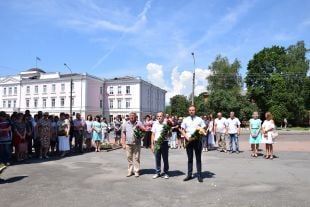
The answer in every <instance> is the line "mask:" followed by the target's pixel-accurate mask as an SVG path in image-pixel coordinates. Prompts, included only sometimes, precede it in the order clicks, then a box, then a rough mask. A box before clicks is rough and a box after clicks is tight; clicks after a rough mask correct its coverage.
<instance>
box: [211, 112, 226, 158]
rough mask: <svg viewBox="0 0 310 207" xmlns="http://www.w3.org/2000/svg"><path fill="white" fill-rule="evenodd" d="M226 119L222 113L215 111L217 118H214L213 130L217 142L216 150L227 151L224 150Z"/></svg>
mask: <svg viewBox="0 0 310 207" xmlns="http://www.w3.org/2000/svg"><path fill="white" fill-rule="evenodd" d="M226 124H227V123H226V119H225V118H224V117H222V113H221V112H218V113H217V118H216V119H215V120H214V131H215V135H216V139H217V142H218V146H219V147H218V151H221V152H227V150H226V134H227V126H226Z"/></svg>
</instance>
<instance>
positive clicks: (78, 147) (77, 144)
mask: <svg viewBox="0 0 310 207" xmlns="http://www.w3.org/2000/svg"><path fill="white" fill-rule="evenodd" d="M83 133H84V132H83V131H79V130H75V131H74V150H75V152H83V137H84V136H83Z"/></svg>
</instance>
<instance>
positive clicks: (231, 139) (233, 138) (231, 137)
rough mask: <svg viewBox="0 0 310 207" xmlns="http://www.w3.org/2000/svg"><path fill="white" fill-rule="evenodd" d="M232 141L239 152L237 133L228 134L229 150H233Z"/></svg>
mask: <svg viewBox="0 0 310 207" xmlns="http://www.w3.org/2000/svg"><path fill="white" fill-rule="evenodd" d="M233 142H234V143H235V147H236V151H237V152H239V137H238V134H229V150H230V151H231V152H232V151H233Z"/></svg>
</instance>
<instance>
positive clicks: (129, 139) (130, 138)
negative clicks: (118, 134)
mask: <svg viewBox="0 0 310 207" xmlns="http://www.w3.org/2000/svg"><path fill="white" fill-rule="evenodd" d="M137 126H142V123H141V122H140V121H136V122H135V123H131V122H130V121H126V122H125V123H124V124H123V126H122V132H123V133H125V141H126V144H137V145H139V144H141V140H140V139H136V138H135V137H134V130H135V129H136V127H137Z"/></svg>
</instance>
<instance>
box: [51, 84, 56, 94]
mask: <svg viewBox="0 0 310 207" xmlns="http://www.w3.org/2000/svg"><path fill="white" fill-rule="evenodd" d="M55 92H56V85H55V84H53V85H52V93H55Z"/></svg>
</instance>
